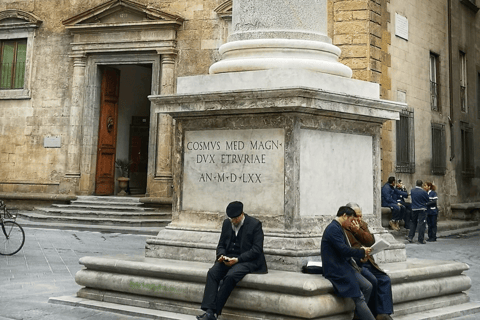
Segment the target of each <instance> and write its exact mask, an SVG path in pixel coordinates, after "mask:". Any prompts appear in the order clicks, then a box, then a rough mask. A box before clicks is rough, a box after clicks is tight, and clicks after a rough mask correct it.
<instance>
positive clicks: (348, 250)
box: [320, 207, 375, 320]
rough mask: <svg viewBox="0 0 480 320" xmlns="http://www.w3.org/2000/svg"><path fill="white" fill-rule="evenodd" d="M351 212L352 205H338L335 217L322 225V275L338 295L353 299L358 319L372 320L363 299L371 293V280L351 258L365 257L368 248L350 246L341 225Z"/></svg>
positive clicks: (353, 213) (350, 216)
mask: <svg viewBox="0 0 480 320" xmlns="http://www.w3.org/2000/svg"><path fill="white" fill-rule="evenodd" d="M354 216H355V211H354V210H353V209H352V208H348V207H340V209H338V212H337V217H336V218H335V220H333V221H332V222H331V223H330V224H329V225H328V226H327V228H325V232H324V233H323V237H322V244H321V252H320V254H321V256H322V267H323V275H324V276H325V278H327V279H328V280H330V282H331V283H332V284H333V288H334V289H335V293H336V294H337V295H338V296H340V297H345V298H352V299H353V302H355V313H356V314H357V316H358V317H359V318H360V319H362V320H375V318H374V317H373V314H372V312H371V311H370V309H369V308H368V306H367V303H366V301H368V300H369V299H370V294H371V293H372V284H371V283H370V282H368V280H367V279H365V277H363V276H362V275H361V274H360V268H359V267H358V265H357V264H356V263H355V261H354V260H353V259H352V258H358V259H363V258H365V257H367V255H368V254H369V253H370V251H371V249H370V248H364V247H362V248H352V247H351V246H350V243H349V241H348V239H347V236H346V234H345V231H344V230H343V228H342V224H343V223H345V222H346V221H351V220H352V219H353V218H354Z"/></svg>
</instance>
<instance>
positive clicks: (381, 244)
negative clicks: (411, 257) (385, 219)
mask: <svg viewBox="0 0 480 320" xmlns="http://www.w3.org/2000/svg"><path fill="white" fill-rule="evenodd" d="M388 247H390V243H388V242H387V241H385V240H383V239H380V240H378V241H377V242H375V244H374V245H373V246H372V247H371V248H372V251H371V252H370V255H373V254H377V253H379V252H380V251H383V250H385V249H386V248H388Z"/></svg>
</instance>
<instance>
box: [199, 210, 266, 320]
mask: <svg viewBox="0 0 480 320" xmlns="http://www.w3.org/2000/svg"><path fill="white" fill-rule="evenodd" d="M226 211H227V216H228V219H225V220H224V221H223V226H222V233H221V235H220V240H219V241H218V246H217V258H216V260H215V264H214V265H213V267H211V268H210V270H208V274H207V283H206V285H205V291H204V293H203V301H202V307H201V308H202V310H204V311H205V313H204V314H202V315H200V316H197V319H198V320H216V319H217V316H219V315H220V314H221V313H222V309H223V306H224V305H225V303H226V302H227V299H228V297H229V296H230V293H232V291H233V289H234V288H235V286H236V285H237V283H238V282H239V281H240V280H242V279H243V277H245V275H247V274H248V273H252V272H255V273H267V263H266V261H265V255H264V254H263V229H262V223H261V222H260V221H258V220H257V219H255V218H253V217H250V216H248V215H247V214H245V213H244V212H243V203H241V202H240V201H234V202H231V203H230V204H229V205H228V206H227V210H226ZM222 280H223V282H222V284H221V285H220V286H219V284H220V281H222Z"/></svg>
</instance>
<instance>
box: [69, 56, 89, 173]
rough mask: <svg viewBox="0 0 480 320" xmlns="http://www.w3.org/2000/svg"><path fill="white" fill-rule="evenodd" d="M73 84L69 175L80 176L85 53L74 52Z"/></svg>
mask: <svg viewBox="0 0 480 320" xmlns="http://www.w3.org/2000/svg"><path fill="white" fill-rule="evenodd" d="M71 57H72V58H73V84H72V99H71V105H70V123H69V132H68V154H67V170H66V176H67V177H80V158H81V157H80V154H81V141H82V119H83V107H84V106H83V100H84V87H85V67H86V60H87V58H86V55H85V54H72V55H71Z"/></svg>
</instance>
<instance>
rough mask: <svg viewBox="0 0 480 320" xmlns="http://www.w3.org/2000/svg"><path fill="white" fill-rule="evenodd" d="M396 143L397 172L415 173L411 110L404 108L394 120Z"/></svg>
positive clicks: (413, 129) (412, 115)
mask: <svg viewBox="0 0 480 320" xmlns="http://www.w3.org/2000/svg"><path fill="white" fill-rule="evenodd" d="M396 135H397V139H396V144H397V146H396V147H397V154H396V159H397V164H396V171H397V172H398V173H415V128H414V113H413V110H404V111H402V112H401V113H400V120H397V121H396Z"/></svg>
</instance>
